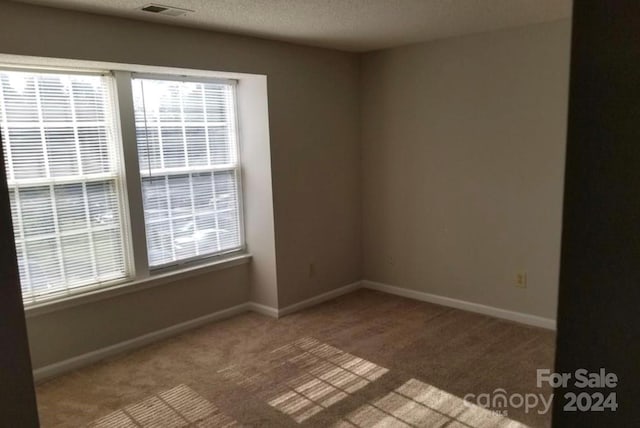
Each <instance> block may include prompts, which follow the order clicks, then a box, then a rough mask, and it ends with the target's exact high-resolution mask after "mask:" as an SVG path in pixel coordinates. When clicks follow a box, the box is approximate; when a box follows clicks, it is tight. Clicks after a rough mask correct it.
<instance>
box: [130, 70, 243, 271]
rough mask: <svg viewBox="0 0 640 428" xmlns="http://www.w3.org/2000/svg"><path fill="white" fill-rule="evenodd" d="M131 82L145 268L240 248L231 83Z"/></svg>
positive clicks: (237, 176) (236, 151)
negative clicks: (144, 230) (142, 218)
mask: <svg viewBox="0 0 640 428" xmlns="http://www.w3.org/2000/svg"><path fill="white" fill-rule="evenodd" d="M132 82H133V98H134V107H135V121H136V135H137V145H138V158H139V162H140V175H141V180H142V194H143V206H144V218H145V226H146V234H147V252H148V258H149V266H150V267H159V266H163V265H168V264H174V263H176V262H182V261H187V260H190V259H194V258H199V257H203V256H213V255H216V254H221V253H225V252H230V251H234V250H238V249H240V248H242V246H243V242H242V227H241V212H240V184H239V178H240V170H239V162H238V147H237V129H236V118H235V105H234V102H235V94H234V91H235V87H234V85H232V84H227V83H219V82H196V81H176V80H160V79H155V78H153V79H151V78H134V79H133V80H132Z"/></svg>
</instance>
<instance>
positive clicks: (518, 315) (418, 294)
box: [362, 280, 556, 330]
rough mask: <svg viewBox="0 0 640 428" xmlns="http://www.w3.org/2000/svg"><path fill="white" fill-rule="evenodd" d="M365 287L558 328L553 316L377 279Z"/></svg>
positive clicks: (535, 324) (363, 283)
mask: <svg viewBox="0 0 640 428" xmlns="http://www.w3.org/2000/svg"><path fill="white" fill-rule="evenodd" d="M362 287H363V288H369V289H371V290H377V291H382V292H384V293H389V294H395V295H396V296H402V297H408V298H410V299H415V300H420V301H423V302H429V303H435V304H437V305H442V306H448V307H451V308H456V309H462V310H465V311H469V312H476V313H479V314H483V315H489V316H492V317H495V318H502V319H506V320H509V321H515V322H518V323H521V324H527V325H532V326H535V327H542V328H546V329H548V330H555V329H556V320H554V319H551V318H543V317H539V316H536V315H529V314H525V313H522V312H514V311H509V310H506V309H500V308H496V307H493V306H486V305H481V304H479V303H473V302H467V301H465V300H459V299H453V298H451V297H444V296H438V295H436V294H429V293H425V292H422V291H417V290H411V289H408V288H402V287H396V286H393V285H388V284H383V283H380V282H375V281H368V280H364V281H362Z"/></svg>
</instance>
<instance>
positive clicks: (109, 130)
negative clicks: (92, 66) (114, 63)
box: [0, 71, 128, 302]
mask: <svg viewBox="0 0 640 428" xmlns="http://www.w3.org/2000/svg"><path fill="white" fill-rule="evenodd" d="M0 84H1V86H0V88H1V90H0V126H1V130H2V135H3V143H4V145H3V149H4V156H5V162H6V170H7V180H8V185H9V195H10V200H11V210H12V216H13V223H14V232H15V240H16V252H17V254H18V265H19V269H20V280H21V284H22V295H23V298H24V300H25V301H27V302H35V301H37V300H38V299H39V298H40V296H44V295H48V296H52V295H59V294H67V293H68V292H69V290H73V289H76V288H79V287H85V286H88V285H99V284H100V283H103V282H106V281H112V280H115V279H120V278H124V277H126V276H127V274H128V271H127V263H126V257H125V248H124V239H123V225H122V217H121V211H122V210H121V202H120V197H121V192H120V191H119V189H120V185H121V180H120V179H121V174H120V166H119V161H118V159H119V156H118V145H117V142H116V141H117V140H116V138H115V135H116V133H115V130H114V123H113V114H112V111H111V101H110V100H111V94H110V87H109V84H108V81H107V78H106V77H104V76H100V75H64V74H53V73H27V72H13V71H9V72H7V71H3V72H0Z"/></svg>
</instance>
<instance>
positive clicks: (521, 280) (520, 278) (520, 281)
mask: <svg viewBox="0 0 640 428" xmlns="http://www.w3.org/2000/svg"><path fill="white" fill-rule="evenodd" d="M516 287H518V288H527V273H526V272H518V273H517V274H516Z"/></svg>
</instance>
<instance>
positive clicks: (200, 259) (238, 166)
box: [118, 72, 246, 276]
mask: <svg viewBox="0 0 640 428" xmlns="http://www.w3.org/2000/svg"><path fill="white" fill-rule="evenodd" d="M118 73H122V74H123V78H124V74H125V73H126V74H127V75H128V76H127V79H128V82H129V84H128V86H127V89H128V90H129V93H127V94H126V97H127V100H126V102H127V103H128V102H129V100H130V102H131V105H130V106H127V108H131V112H132V113H131V114H129V115H127V118H128V119H130V120H131V122H132V124H129V125H130V126H132V127H133V132H134V134H133V141H134V142H135V143H136V159H135V162H136V163H135V165H137V168H138V181H139V183H140V189H142V176H141V175H140V167H139V157H138V151H137V140H136V134H135V129H136V124H135V108H134V105H133V85H132V83H133V79H149V80H167V81H175V82H195V83H217V84H224V85H229V86H231V88H232V89H231V90H232V100H233V106H232V107H233V118H234V123H233V126H234V127H235V132H234V134H235V137H236V141H235V149H234V150H235V159H236V162H235V165H234V166H230V167H224V168H218V167H197V169H198V170H200V171H198V172H209V171H210V172H214V171H233V172H234V176H235V181H236V186H237V193H238V228H239V232H240V246H239V247H238V248H234V249H230V250H226V251H223V252H218V253H213V254H205V255H202V256H194V257H189V258H186V259H182V260H176V261H173V262H168V263H163V264H160V265H156V266H153V267H152V266H150V265H149V257H148V254H145V261H146V266H143V267H142V268H143V269H144V271H145V272H148V276H153V275H154V274H164V273H167V272H171V271H172V270H176V269H181V268H185V267H190V266H194V265H198V264H204V263H208V262H214V261H219V260H224V259H225V258H228V257H230V256H234V255H237V254H239V253H243V252H245V251H246V242H245V232H244V206H243V200H244V197H243V193H242V190H243V189H242V159H241V157H240V154H241V150H240V132H239V129H240V128H239V123H238V95H237V90H236V89H237V84H238V80H236V79H223V78H217V77H197V76H187V75H181V74H166V73H138V72H118ZM123 95H125V94H123ZM121 124H122V121H121ZM131 162H133V159H131ZM132 167H133V166H132ZM188 172H193V171H190V170H188V168H185V171H184V173H188ZM127 187H129V184H128V183H127ZM136 196H137V195H136ZM140 198H142V193H141V192H140ZM133 206H135V207H143V203H142V199H140V201H139V202H138V201H133ZM133 215H134V214H132V213H131V212H130V213H129V217H130V218H131V217H132V216H133ZM135 215H142V224H143V225H144V208H143V209H142V211H141V212H138V210H136V213H135ZM140 230H144V236H143V237H139V236H136V237H132V240H135V239H138V238H139V239H143V241H144V243H145V245H146V243H147V234H146V226H145V227H144V228H137V229H136V231H137V232H139V231H140Z"/></svg>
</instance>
